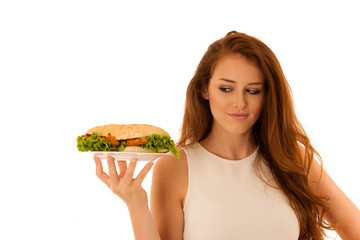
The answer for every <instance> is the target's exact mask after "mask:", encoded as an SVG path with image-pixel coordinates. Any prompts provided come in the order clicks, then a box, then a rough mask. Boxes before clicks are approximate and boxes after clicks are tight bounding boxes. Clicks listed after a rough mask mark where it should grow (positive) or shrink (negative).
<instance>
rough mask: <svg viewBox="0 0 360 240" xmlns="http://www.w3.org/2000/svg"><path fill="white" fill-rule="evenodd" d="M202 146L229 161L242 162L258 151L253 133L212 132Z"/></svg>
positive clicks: (202, 142)
mask: <svg viewBox="0 0 360 240" xmlns="http://www.w3.org/2000/svg"><path fill="white" fill-rule="evenodd" d="M200 144H201V145H202V146H203V147H204V148H205V149H206V150H208V151H209V152H211V153H213V154H215V155H217V156H219V157H222V158H225V159H229V160H240V159H244V158H246V157H248V156H250V155H251V154H252V153H253V152H254V151H255V150H256V147H257V146H256V144H255V143H253V141H252V138H251V131H249V132H247V133H244V134H233V133H229V132H226V131H221V132H220V131H214V129H213V130H212V131H211V132H210V134H209V136H207V137H206V138H205V139H204V140H203V141H201V142H200Z"/></svg>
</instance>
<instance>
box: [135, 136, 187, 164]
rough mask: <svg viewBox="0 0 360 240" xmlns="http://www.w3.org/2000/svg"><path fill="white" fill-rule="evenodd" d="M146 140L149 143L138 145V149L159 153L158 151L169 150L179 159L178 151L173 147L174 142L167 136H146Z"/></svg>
mask: <svg viewBox="0 0 360 240" xmlns="http://www.w3.org/2000/svg"><path fill="white" fill-rule="evenodd" d="M146 138H147V140H148V141H149V142H147V143H146V144H142V145H139V146H140V147H143V148H147V149H150V150H152V151H154V152H159V150H160V149H169V150H170V151H171V152H172V153H173V154H174V155H175V157H177V158H179V155H180V153H179V150H178V149H177V148H176V147H175V143H174V140H172V139H171V138H170V137H169V136H166V135H159V134H153V135H150V136H146Z"/></svg>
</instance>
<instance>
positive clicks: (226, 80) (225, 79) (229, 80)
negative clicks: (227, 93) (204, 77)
mask: <svg viewBox="0 0 360 240" xmlns="http://www.w3.org/2000/svg"><path fill="white" fill-rule="evenodd" d="M218 80H219V81H225V82H230V83H236V82H235V81H234V80H231V79H227V78H219V79H218Z"/></svg>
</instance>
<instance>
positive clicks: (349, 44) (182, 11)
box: [0, 0, 360, 239]
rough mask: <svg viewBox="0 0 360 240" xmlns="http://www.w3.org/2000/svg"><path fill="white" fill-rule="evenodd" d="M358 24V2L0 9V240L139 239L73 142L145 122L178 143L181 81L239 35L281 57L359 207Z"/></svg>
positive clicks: (51, 4) (30, 4) (91, 1)
mask: <svg viewBox="0 0 360 240" xmlns="http://www.w3.org/2000/svg"><path fill="white" fill-rule="evenodd" d="M359 22H360V15H359V14H358V7H357V5H356V1H301V3H300V2H299V3H295V2H294V1H274V0H273V1H227V0H222V1H209V0H207V1H193V0H191V1H177V2H175V1H156V0H155V1H95V0H87V1H80V0H62V1H49V0H48V1H45V0H43V1H40V0H33V1H17V0H12V1H10V0H8V1H1V3H0V80H1V88H0V91H1V92H0V100H1V101H0V104H1V113H0V114H1V117H0V121H1V124H0V127H1V138H0V139H1V140H0V148H1V167H0V191H1V192H0V194H1V197H0V221H1V222H0V239H24V238H26V239H100V238H101V239H133V234H132V228H131V223H130V219H129V216H128V212H127V209H126V206H125V205H124V204H123V203H122V201H121V200H120V199H119V198H118V197H117V196H115V195H114V194H113V193H112V192H111V191H109V190H108V189H107V188H106V186H105V185H103V183H102V182H100V180H98V179H97V178H96V176H95V166H94V162H93V160H92V158H91V156H90V155H88V154H87V153H79V152H78V151H77V149H76V137H77V136H78V135H80V134H83V133H84V132H85V131H86V130H87V129H89V128H91V127H93V126H96V125H102V124H107V123H149V124H154V125H156V126H160V127H162V128H164V129H165V130H167V131H168V132H169V133H170V134H171V136H173V138H175V139H177V138H178V132H179V128H180V125H181V121H182V114H183V108H184V99H185V91H186V87H187V84H188V82H189V81H190V79H191V77H192V75H193V73H194V71H195V68H196V66H197V64H198V62H199V60H200V58H201V57H202V55H203V54H204V52H205V50H206V48H207V47H208V45H209V44H211V43H212V42H213V41H215V40H217V39H218V38H220V37H222V36H224V35H225V34H226V33H227V32H229V31H231V30H237V31H240V32H245V33H247V34H250V35H253V36H255V37H257V38H259V39H261V40H262V41H264V42H265V43H266V44H267V45H268V46H269V47H270V48H271V49H272V50H273V51H274V52H275V54H276V55H277V57H278V59H279V60H280V63H281V64H282V67H283V69H284V72H285V75H286V77H287V79H288V81H289V82H290V85H291V87H292V90H293V94H294V100H295V105H296V111H297V114H298V117H299V118H300V120H301V121H302V123H303V124H304V126H305V127H306V130H307V131H308V134H309V136H310V137H311V139H312V141H313V143H314V145H315V147H316V149H317V150H318V151H319V152H320V154H321V155H322V157H323V159H324V166H325V168H326V170H327V171H328V172H329V173H330V175H331V176H332V177H333V179H334V180H335V181H336V182H337V184H338V185H339V186H340V187H341V188H342V190H343V191H344V192H345V193H346V194H347V195H348V196H349V197H350V198H351V199H352V200H353V202H354V203H355V204H356V205H357V206H360V192H359V190H358V189H359V187H358V185H359V182H360V177H359V171H358V169H359V167H360V163H359V162H360V157H359V148H360V145H359V143H360V141H359V135H360V127H359V122H360V117H359V106H358V105H359V103H360V94H359V87H360V84H359V80H360V77H359V55H360V47H359V42H360V35H359V30H358V29H359V28H358V26H359ZM140 165H141V164H140ZM150 180H151V173H150V174H149V175H148V176H147V178H146V179H145V182H144V185H143V186H144V188H145V189H146V190H147V191H148V190H149V188H150ZM332 235H333V236H335V235H334V234H332Z"/></svg>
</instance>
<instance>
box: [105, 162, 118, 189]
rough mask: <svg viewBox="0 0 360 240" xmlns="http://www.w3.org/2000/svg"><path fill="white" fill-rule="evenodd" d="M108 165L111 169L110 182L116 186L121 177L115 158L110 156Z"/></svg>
mask: <svg viewBox="0 0 360 240" xmlns="http://www.w3.org/2000/svg"><path fill="white" fill-rule="evenodd" d="M107 163H108V167H109V175H110V181H111V184H112V185H113V186H114V185H116V183H117V182H118V181H119V175H118V173H117V170H116V166H115V160H114V158H112V157H110V156H108V157H107Z"/></svg>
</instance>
